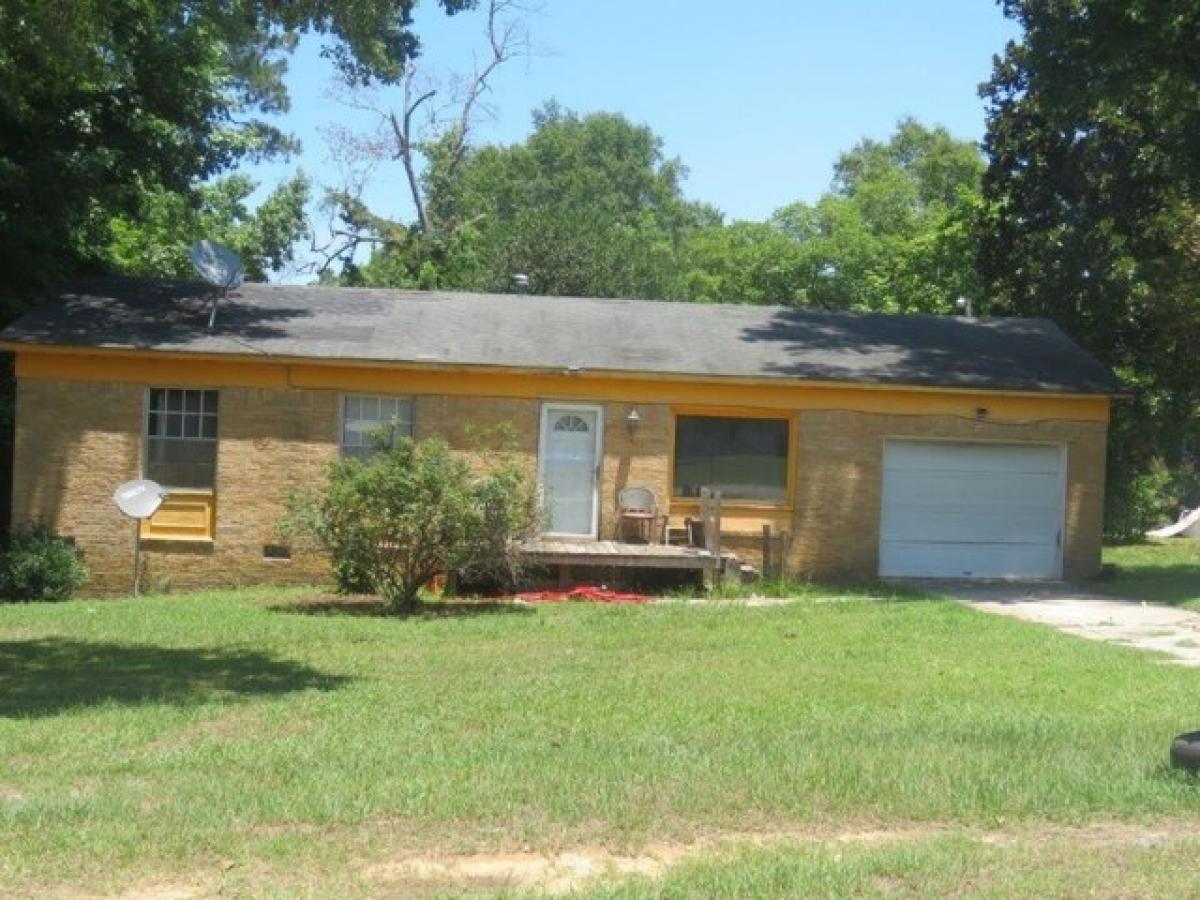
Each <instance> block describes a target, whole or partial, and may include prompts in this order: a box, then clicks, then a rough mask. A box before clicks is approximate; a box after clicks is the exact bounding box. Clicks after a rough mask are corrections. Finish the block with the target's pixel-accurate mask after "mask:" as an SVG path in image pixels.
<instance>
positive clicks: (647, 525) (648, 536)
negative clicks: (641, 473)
mask: <svg viewBox="0 0 1200 900" xmlns="http://www.w3.org/2000/svg"><path fill="white" fill-rule="evenodd" d="M631 523H632V524H634V525H636V526H637V530H638V536H639V537H641V538H642V539H643V540H645V542H646V543H647V544H660V543H662V542H663V532H664V531H665V530H666V527H667V517H666V515H665V514H664V513H663V512H662V510H661V509H660V507H659V505H658V498H657V497H656V496H655V495H654V491H652V490H650V488H645V487H627V488H625V489H623V490H622V491H621V493H620V494H618V495H617V538H618V539H619V540H624V539H625V535H626V530H627V528H628V526H629V525H630V524H631Z"/></svg>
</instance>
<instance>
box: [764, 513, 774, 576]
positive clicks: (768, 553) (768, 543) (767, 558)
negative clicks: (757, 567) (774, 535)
mask: <svg viewBox="0 0 1200 900" xmlns="http://www.w3.org/2000/svg"><path fill="white" fill-rule="evenodd" d="M774 543H775V542H774V541H773V540H772V539H771V523H770V522H763V532H762V577H763V580H764V581H765V580H769V579H771V578H773V577H774V576H775V547H774Z"/></svg>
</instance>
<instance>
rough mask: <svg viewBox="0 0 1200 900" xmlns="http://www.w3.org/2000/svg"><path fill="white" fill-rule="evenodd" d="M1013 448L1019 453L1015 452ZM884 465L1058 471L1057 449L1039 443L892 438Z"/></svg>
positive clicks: (946, 469) (939, 469) (933, 469)
mask: <svg viewBox="0 0 1200 900" xmlns="http://www.w3.org/2000/svg"><path fill="white" fill-rule="evenodd" d="M1014 449H1019V450H1020V452H1019V453H1015V454H1014V452H1013V451H1014ZM886 465H887V468H889V469H911V470H923V471H931V472H992V473H998V472H1042V473H1045V474H1057V472H1058V467H1059V449H1058V448H1057V447H1054V446H1048V445H1041V444H984V443H973V442H971V441H894V442H889V443H888V455H887V463H886Z"/></svg>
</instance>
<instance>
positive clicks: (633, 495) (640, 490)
mask: <svg viewBox="0 0 1200 900" xmlns="http://www.w3.org/2000/svg"><path fill="white" fill-rule="evenodd" d="M617 506H619V507H620V509H621V512H623V513H624V512H639V513H652V514H653V513H657V512H658V498H657V497H655V496H654V491H652V490H650V488H644V487H627V488H625V489H623V490H622V491H621V493H620V494H618V495H617Z"/></svg>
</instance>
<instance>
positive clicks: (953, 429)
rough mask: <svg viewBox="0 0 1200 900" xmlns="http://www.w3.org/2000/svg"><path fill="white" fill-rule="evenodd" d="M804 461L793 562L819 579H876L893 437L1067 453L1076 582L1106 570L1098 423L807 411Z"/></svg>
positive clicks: (1069, 567)
mask: <svg viewBox="0 0 1200 900" xmlns="http://www.w3.org/2000/svg"><path fill="white" fill-rule="evenodd" d="M799 434H800V439H799V447H798V448H797V454H796V465H797V480H796V500H795V513H794V529H793V539H792V549H791V556H790V559H789V564H790V566H791V568H792V570H793V571H794V572H796V573H797V574H800V575H804V576H808V577H811V578H814V579H836V580H853V579H862V578H864V577H867V578H869V577H873V576H874V575H875V573H876V572H877V571H878V565H879V510H880V503H881V494H880V492H881V490H882V486H883V485H882V480H883V479H882V471H883V444H884V440H885V438H888V437H893V438H897V437H917V438H919V437H930V438H933V437H937V438H960V439H969V440H999V441H1016V442H1020V441H1030V442H1049V443H1056V444H1065V445H1066V446H1067V529H1066V534H1065V536H1064V541H1065V544H1064V562H1065V569H1066V572H1065V574H1066V577H1068V578H1082V577H1087V576H1089V575H1094V574H1095V573H1096V572H1097V571H1098V570H1099V568H1100V541H1101V528H1102V519H1103V507H1104V465H1105V426H1104V425H1103V424H1102V423H1096V422H1064V421H1047V422H1033V423H1028V424H1004V423H994V422H977V421H973V420H970V419H963V418H959V417H956V416H907V415H897V416H889V415H880V414H876V413H857V412H834V411H805V412H802V413H801V415H800V429H799Z"/></svg>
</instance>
